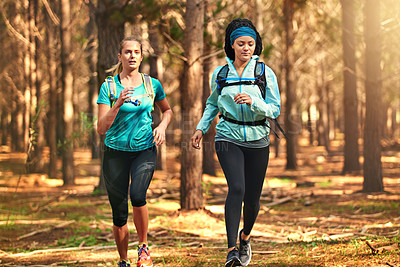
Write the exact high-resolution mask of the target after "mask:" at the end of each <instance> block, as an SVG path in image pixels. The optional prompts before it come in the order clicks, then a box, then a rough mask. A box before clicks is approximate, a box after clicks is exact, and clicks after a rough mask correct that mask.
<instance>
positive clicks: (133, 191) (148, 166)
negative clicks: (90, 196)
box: [103, 146, 157, 227]
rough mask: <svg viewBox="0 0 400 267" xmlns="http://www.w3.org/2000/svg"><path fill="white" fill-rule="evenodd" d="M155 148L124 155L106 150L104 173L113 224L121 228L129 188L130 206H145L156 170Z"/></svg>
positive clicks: (124, 216) (124, 218) (125, 217)
mask: <svg viewBox="0 0 400 267" xmlns="http://www.w3.org/2000/svg"><path fill="white" fill-rule="evenodd" d="M156 159H157V149H156V147H155V146H154V147H152V148H149V149H146V150H143V151H138V152H125V151H119V150H114V149H111V148H108V147H106V150H105V151H104V160H103V173H104V181H105V184H106V188H107V194H108V199H109V201H110V204H111V209H112V215H113V223H114V225H115V226H118V227H121V226H124V225H125V224H126V222H127V220H128V188H129V176H130V177H131V186H130V198H131V203H132V206H133V207H142V206H144V205H146V193H147V189H148V188H149V185H150V181H151V178H152V177H153V173H154V169H155V167H156Z"/></svg>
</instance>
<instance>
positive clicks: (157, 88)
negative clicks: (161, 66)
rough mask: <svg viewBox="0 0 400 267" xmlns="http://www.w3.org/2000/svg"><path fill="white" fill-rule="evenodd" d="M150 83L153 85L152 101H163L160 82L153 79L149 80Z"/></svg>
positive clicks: (163, 93) (163, 96)
mask: <svg viewBox="0 0 400 267" xmlns="http://www.w3.org/2000/svg"><path fill="white" fill-rule="evenodd" d="M151 83H152V84H153V90H154V94H155V97H154V101H155V102H157V101H161V100H163V99H164V98H165V92H164V89H163V87H162V85H161V83H160V81H159V80H157V79H155V78H151Z"/></svg>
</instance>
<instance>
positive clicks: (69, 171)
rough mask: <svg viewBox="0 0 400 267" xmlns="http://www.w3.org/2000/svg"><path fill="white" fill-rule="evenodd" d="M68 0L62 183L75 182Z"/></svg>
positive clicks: (64, 11)
mask: <svg viewBox="0 0 400 267" xmlns="http://www.w3.org/2000/svg"><path fill="white" fill-rule="evenodd" d="M70 4H71V3H70V0H61V66H62V92H63V96H64V97H63V103H64V110H63V119H64V144H63V150H62V166H63V181H64V185H73V184H75V177H74V155H73V153H74V140H73V131H74V107H73V90H74V88H73V84H74V77H73V75H72V62H71V61H72V57H71V51H72V50H71V49H72V48H71V38H72V35H71V27H70V25H71V8H70Z"/></svg>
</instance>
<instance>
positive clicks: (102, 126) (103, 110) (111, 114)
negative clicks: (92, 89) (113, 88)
mask: <svg viewBox="0 0 400 267" xmlns="http://www.w3.org/2000/svg"><path fill="white" fill-rule="evenodd" d="M133 91H134V90H133V89H132V88H131V87H127V88H125V89H124V90H122V91H121V93H120V95H119V98H118V99H117V101H116V102H115V103H114V105H113V106H112V107H110V106H109V105H107V104H99V120H98V121H97V132H98V133H99V134H100V135H103V134H105V133H106V132H107V131H108V129H110V127H111V125H112V124H113V122H114V120H115V117H116V116H117V114H118V111H119V108H120V107H121V106H122V105H123V104H124V102H125V100H126V99H128V98H130V94H131V93H132V92H133Z"/></svg>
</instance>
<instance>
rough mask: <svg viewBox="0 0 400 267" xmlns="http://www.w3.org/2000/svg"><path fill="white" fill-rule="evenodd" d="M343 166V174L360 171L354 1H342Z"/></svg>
mask: <svg viewBox="0 0 400 267" xmlns="http://www.w3.org/2000/svg"><path fill="white" fill-rule="evenodd" d="M341 2H342V32H343V33H342V44H343V62H344V68H343V78H344V87H343V107H344V115H343V117H344V141H345V144H344V166H343V173H347V172H351V171H357V170H360V163H359V156H360V155H359V148H358V137H359V134H358V107H357V106H358V99H357V82H356V58H355V34H354V24H355V16H354V0H342V1H341Z"/></svg>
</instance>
